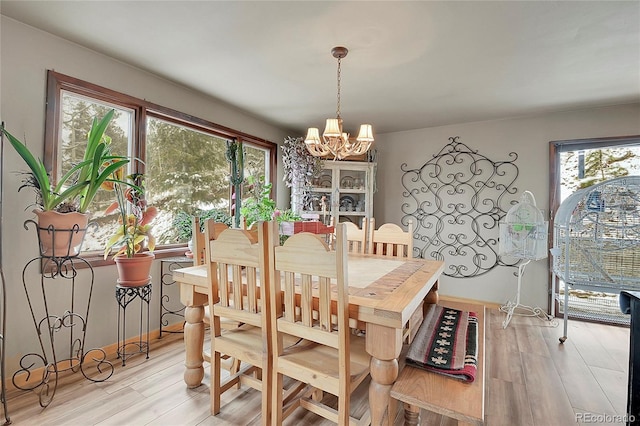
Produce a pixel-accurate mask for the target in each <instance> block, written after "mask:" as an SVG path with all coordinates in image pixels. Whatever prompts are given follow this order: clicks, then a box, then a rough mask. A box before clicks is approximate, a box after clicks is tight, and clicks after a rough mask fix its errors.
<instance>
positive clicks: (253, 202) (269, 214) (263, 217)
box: [240, 176, 302, 244]
mask: <svg viewBox="0 0 640 426" xmlns="http://www.w3.org/2000/svg"><path fill="white" fill-rule="evenodd" d="M247 181H248V183H249V187H248V189H249V191H251V195H250V196H249V197H248V198H247V199H245V200H244V201H243V202H242V207H241V208H240V214H241V215H242V217H243V218H244V222H245V225H246V227H247V228H249V227H251V225H253V224H254V223H255V222H258V221H269V220H274V219H275V220H276V221H277V222H278V225H279V227H280V243H281V244H282V243H284V241H285V240H286V239H287V238H288V235H284V233H283V229H282V228H283V226H286V225H285V223H287V222H295V221H299V220H301V219H302V218H301V217H300V215H298V214H297V213H296V212H294V211H292V210H290V209H288V210H284V211H281V210H279V209H277V208H276V202H275V201H274V200H272V199H271V198H270V194H271V183H265V178H264V176H259V177H257V178H256V177H255V176H249V177H248V178H247Z"/></svg>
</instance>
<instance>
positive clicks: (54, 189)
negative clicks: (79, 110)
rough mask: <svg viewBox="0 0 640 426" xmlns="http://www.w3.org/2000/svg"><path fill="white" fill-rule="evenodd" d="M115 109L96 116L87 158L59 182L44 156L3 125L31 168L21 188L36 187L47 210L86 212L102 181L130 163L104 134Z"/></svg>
mask: <svg viewBox="0 0 640 426" xmlns="http://www.w3.org/2000/svg"><path fill="white" fill-rule="evenodd" d="M114 113H115V110H111V111H109V112H108V113H107V114H106V115H105V116H104V117H102V119H101V120H98V118H97V117H95V118H94V119H93V123H92V125H91V130H89V135H88V138H87V146H86V149H85V152H84V157H83V160H82V161H81V162H79V163H78V164H75V165H74V166H73V167H72V168H71V170H69V171H68V172H67V173H65V174H64V176H62V177H61V178H60V179H59V180H58V181H57V182H56V184H55V185H54V184H53V183H52V182H51V179H50V177H49V172H47V170H46V168H45V166H44V163H43V162H42V160H40V159H39V158H37V157H36V156H34V155H33V154H32V153H31V151H29V148H27V146H26V145H25V144H24V143H23V142H21V141H20V140H18V139H17V138H16V137H14V136H13V135H12V134H11V133H9V132H8V131H7V130H6V129H5V128H4V127H2V128H1V129H2V133H3V134H4V135H5V136H6V137H7V139H8V140H9V143H10V144H11V146H12V147H13V148H14V149H15V150H16V151H17V152H18V154H19V155H20V157H22V159H23V160H24V162H25V163H26V164H27V166H28V167H29V169H30V170H31V171H30V176H29V177H28V178H27V179H26V180H25V181H24V185H23V186H21V187H20V189H22V188H24V187H29V186H31V187H34V188H35V189H36V193H37V197H36V199H37V201H36V202H37V203H38V204H40V207H41V209H42V210H44V211H47V210H56V211H58V210H60V209H61V208H63V209H64V211H78V212H80V213H86V212H87V210H88V208H89V206H90V204H91V202H92V201H93V199H94V197H95V196H96V193H97V192H98V190H99V189H100V187H101V185H102V184H103V183H104V182H106V181H109V180H110V179H111V176H112V174H113V173H114V172H115V171H116V170H118V169H120V168H121V167H123V166H125V165H126V164H128V163H129V158H127V157H123V156H117V155H111V151H110V147H109V145H110V143H111V138H109V137H108V136H106V135H105V134H104V132H105V130H106V129H107V126H108V125H109V123H110V122H111V120H112V118H113V115H114ZM70 206H72V207H71V208H70Z"/></svg>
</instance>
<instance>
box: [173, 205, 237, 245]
mask: <svg viewBox="0 0 640 426" xmlns="http://www.w3.org/2000/svg"><path fill="white" fill-rule="evenodd" d="M194 216H195V217H197V218H199V219H200V231H201V232H204V222H205V220H207V219H213V220H215V221H216V222H221V223H224V224H226V225H228V226H231V223H232V221H233V218H232V217H231V216H230V215H229V214H228V213H227V212H225V211H223V210H218V209H210V210H196V211H195V212H194V213H193V214H190V213H188V212H186V211H184V210H181V211H179V212H177V213H176V214H175V215H174V216H173V227H174V228H175V230H176V233H177V239H178V241H188V240H190V239H191V237H192V232H193V227H192V224H193V217H194Z"/></svg>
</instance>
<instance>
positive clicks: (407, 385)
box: [390, 301, 485, 426]
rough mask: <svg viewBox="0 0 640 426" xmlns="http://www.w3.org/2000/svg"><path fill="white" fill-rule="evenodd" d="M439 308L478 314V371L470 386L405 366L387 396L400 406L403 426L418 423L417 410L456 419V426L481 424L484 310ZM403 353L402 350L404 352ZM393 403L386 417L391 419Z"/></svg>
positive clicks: (446, 303) (455, 304)
mask: <svg viewBox="0 0 640 426" xmlns="http://www.w3.org/2000/svg"><path fill="white" fill-rule="evenodd" d="M440 304H441V305H443V306H446V307H450V308H454V309H459V310H464V311H470V312H476V313H477V314H478V370H477V373H476V379H475V381H474V382H473V383H464V382H462V381H460V380H456V379H453V378H450V377H446V376H443V375H441V374H436V373H432V372H430V371H425V370H421V369H419V368H415V367H412V366H410V365H405V366H404V368H402V371H401V372H400V374H399V376H398V379H397V380H396V382H395V383H394V385H393V388H392V389H391V397H392V398H393V399H394V400H397V401H401V402H403V403H404V420H405V423H404V424H405V426H408V425H417V424H419V422H420V409H425V410H428V411H432V412H434V413H438V414H442V415H444V416H446V417H451V418H454V419H457V420H458V424H480V425H481V424H484V369H485V356H484V335H485V333H484V331H485V330H484V329H485V319H484V317H485V307H484V306H483V305H479V304H472V303H463V302H454V301H442V302H440ZM405 352H406V351H405ZM394 406H395V404H393V403H392V404H391V406H390V409H391V410H392V411H390V415H392V416H395V414H396V413H395V409H394Z"/></svg>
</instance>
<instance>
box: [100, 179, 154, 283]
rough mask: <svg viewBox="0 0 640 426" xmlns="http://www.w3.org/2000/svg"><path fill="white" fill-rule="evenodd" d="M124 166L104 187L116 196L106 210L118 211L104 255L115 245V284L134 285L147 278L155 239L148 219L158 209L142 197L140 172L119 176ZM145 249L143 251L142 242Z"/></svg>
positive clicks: (152, 257)
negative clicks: (113, 231) (116, 275)
mask: <svg viewBox="0 0 640 426" xmlns="http://www.w3.org/2000/svg"><path fill="white" fill-rule="evenodd" d="M123 172H124V169H123V168H121V169H119V170H118V171H117V172H116V173H115V174H114V175H115V176H114V178H113V179H112V180H110V181H109V182H107V183H106V184H105V185H104V187H106V189H110V190H113V192H114V193H115V196H116V200H115V201H114V202H113V203H112V204H111V205H110V206H109V207H107V210H105V214H109V213H112V212H114V211H116V210H117V211H118V215H119V218H118V227H117V228H116V232H115V234H114V235H113V236H112V237H111V238H110V239H109V241H107V244H106V247H105V250H104V258H105V259H106V258H107V257H108V256H109V254H111V251H112V249H114V248H117V251H116V252H115V254H114V255H113V259H114V261H115V262H116V266H117V267H118V276H119V278H118V284H120V285H122V286H127V287H137V286H142V285H145V284H146V283H148V282H149V272H150V271H151V264H152V262H153V259H154V255H153V250H154V249H155V246H156V239H155V237H154V236H153V235H152V234H151V221H153V219H154V218H155V217H156V216H157V215H158V209H157V208H156V207H153V206H147V201H146V200H145V198H144V182H143V175H142V174H139V173H136V174H132V175H129V176H127V177H126V180H123V179H122V178H121V176H120V175H121V174H122V173H123ZM145 245H146V247H147V249H148V251H145V252H143V251H142V248H143V246H145Z"/></svg>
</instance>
